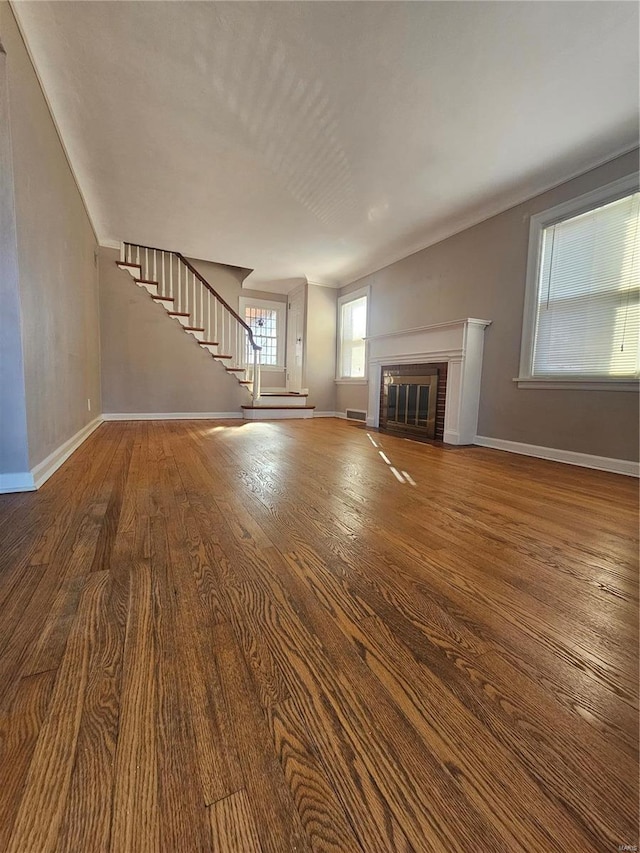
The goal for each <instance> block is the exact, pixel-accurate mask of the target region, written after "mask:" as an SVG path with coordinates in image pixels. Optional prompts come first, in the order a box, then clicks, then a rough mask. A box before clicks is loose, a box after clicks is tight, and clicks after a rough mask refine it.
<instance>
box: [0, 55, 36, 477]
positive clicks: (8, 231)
mask: <svg viewBox="0 0 640 853" xmlns="http://www.w3.org/2000/svg"><path fill="white" fill-rule="evenodd" d="M6 71H7V68H6V56H5V53H4V51H3V48H2V45H1V44H0V305H2V310H1V311H0V475H1V474H14V473H26V472H27V471H28V470H29V447H28V443H27V410H26V400H25V395H24V369H23V358H22V317H21V312H20V280H19V275H18V244H17V236H16V218H15V199H14V193H13V164H12V161H13V157H12V151H11V133H10V129H9V127H10V126H9V89H8V86H7V77H6Z"/></svg>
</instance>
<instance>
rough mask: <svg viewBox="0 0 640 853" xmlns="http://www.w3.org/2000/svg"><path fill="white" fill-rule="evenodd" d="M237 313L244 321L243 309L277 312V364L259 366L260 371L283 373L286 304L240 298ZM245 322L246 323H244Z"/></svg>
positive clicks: (246, 297)
mask: <svg viewBox="0 0 640 853" xmlns="http://www.w3.org/2000/svg"><path fill="white" fill-rule="evenodd" d="M238 308H239V311H238V313H239V314H240V316H241V317H242V319H243V320H244V319H245V308H266V309H268V310H270V311H273V310H274V309H275V310H276V311H277V312H278V319H277V328H278V330H279V331H278V338H277V342H278V345H277V350H276V360H277V362H278V363H277V364H262V363H261V364H260V371H261V372H262V371H266V372H268V371H270V370H271V371H276V370H277V371H283V370H284V369H285V363H284V361H285V359H284V354H285V344H286V338H287V334H286V321H287V303H286V302H270V301H269V300H268V299H255V298H254V297H251V296H241V297H240V298H239V301H238ZM245 322H246V321H245Z"/></svg>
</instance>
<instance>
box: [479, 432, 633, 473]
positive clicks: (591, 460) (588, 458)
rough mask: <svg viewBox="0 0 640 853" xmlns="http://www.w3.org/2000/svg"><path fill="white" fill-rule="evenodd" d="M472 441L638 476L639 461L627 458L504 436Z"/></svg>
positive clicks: (498, 448)
mask: <svg viewBox="0 0 640 853" xmlns="http://www.w3.org/2000/svg"><path fill="white" fill-rule="evenodd" d="M473 443H474V444H479V445H480V447H491V448H493V449H494V450H506V451H507V453H519V454H520V455H521V456H535V457H536V458H538V459H550V460H552V461H553V462H564V463H565V464H566V465H578V466H580V467H581V468H595V469H596V470H598V471H610V472H611V473H612V474H624V475H625V476H627V477H640V463H638V462H631V461H629V460H627V459H612V458H611V457H609V456H592V455H591V454H590V453H577V452H576V451H573V450H559V449H557V448H555V447H540V446H538V445H537V444H523V443H522V442H519V441H507V440H506V439H504V438H489V437H488V436H485V435H477V436H476V437H475V438H474V440H473Z"/></svg>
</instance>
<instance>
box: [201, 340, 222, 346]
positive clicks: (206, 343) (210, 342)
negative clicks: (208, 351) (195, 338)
mask: <svg viewBox="0 0 640 853" xmlns="http://www.w3.org/2000/svg"><path fill="white" fill-rule="evenodd" d="M200 343H201V344H202V346H203V347H206V346H209V347H219V346H220V344H219V343H218V341H200Z"/></svg>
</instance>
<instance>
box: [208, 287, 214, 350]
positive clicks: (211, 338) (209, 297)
mask: <svg viewBox="0 0 640 853" xmlns="http://www.w3.org/2000/svg"><path fill="white" fill-rule="evenodd" d="M207 340H208V341H214V340H215V338H214V337H213V336H212V334H211V291H210V290H207Z"/></svg>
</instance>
